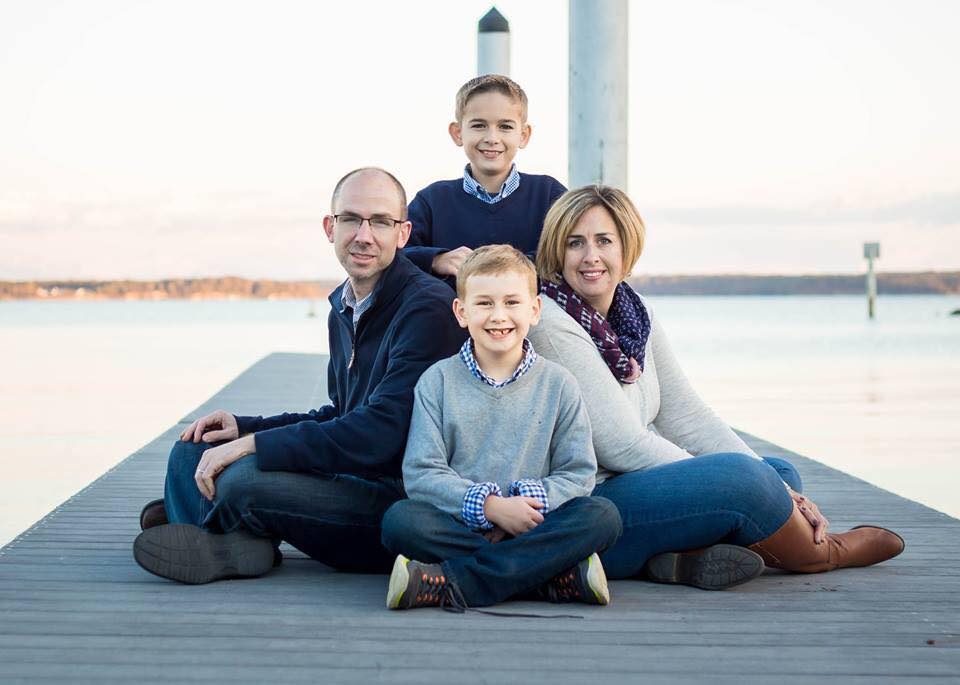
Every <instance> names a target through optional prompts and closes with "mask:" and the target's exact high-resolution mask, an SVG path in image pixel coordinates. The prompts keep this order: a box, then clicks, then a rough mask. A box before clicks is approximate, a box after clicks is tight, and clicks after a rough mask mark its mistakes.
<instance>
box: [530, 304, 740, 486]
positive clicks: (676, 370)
mask: <svg viewBox="0 0 960 685" xmlns="http://www.w3.org/2000/svg"><path fill="white" fill-rule="evenodd" d="M644 305H645V306H646V307H647V312H648V313H649V314H650V320H651V331H650V337H649V338H648V340H647V347H646V351H645V354H644V371H643V373H642V374H641V376H640V379H639V380H638V381H637V382H636V383H631V384H621V383H620V382H619V381H617V379H616V378H614V376H613V374H612V373H610V370H609V368H607V365H606V363H604V361H603V357H601V356H600V352H599V351H598V350H597V348H596V346H595V345H594V344H593V341H592V340H591V339H590V335H589V334H588V333H587V332H586V331H585V330H584V329H583V327H581V326H580V324H578V323H577V322H576V321H575V320H574V319H573V318H572V317H571V316H570V315H569V314H567V313H566V312H565V311H564V310H563V309H562V308H561V307H560V306H559V305H558V304H557V303H556V302H554V301H553V300H551V299H550V298H548V297H544V298H543V310H542V312H541V317H540V323H539V325H537V326H535V327H534V328H531V329H530V333H529V334H528V336H527V337H528V338H529V339H530V341H531V342H532V343H533V346H534V348H535V349H536V350H537V352H538V353H539V354H540V355H541V356H543V357H546V358H547V359H551V360H553V361H555V362H557V363H558V364H560V365H561V366H563V367H564V368H565V369H567V370H568V371H570V372H571V373H572V374H573V375H574V377H575V378H576V379H577V382H578V383H579V385H580V389H581V391H582V392H583V398H584V402H585V403H586V406H587V413H588V414H589V415H590V424H591V426H592V428H593V447H594V450H595V451H596V455H597V462H598V463H599V465H600V471H599V473H598V474H597V482H603V481H604V480H606V479H607V478H609V477H610V476H613V475H616V474H618V473H626V472H628V471H639V470H640V469H645V468H649V467H651V466H656V465H658V464H665V463H668V462H672V461H678V460H680V459H687V458H689V457H691V456H694V455H696V456H699V455H703V454H712V453H716V452H741V453H743V454H749V455H751V456H754V457H757V455H756V453H754V451H753V450H751V449H750V448H749V447H748V446H747V444H746V443H745V442H744V441H743V440H741V439H740V438H739V437H738V436H737V435H736V433H734V432H733V430H731V429H730V427H729V426H728V425H727V424H726V423H724V422H723V421H722V420H721V419H720V417H718V416H717V415H716V414H715V413H713V411H712V410H711V409H710V407H708V406H707V405H706V404H704V402H703V400H701V399H700V397H699V396H698V395H697V393H696V392H695V391H694V389H693V388H692V387H691V385H690V382H689V381H688V380H687V378H686V376H685V375H684V374H683V371H682V370H681V369H680V365H679V364H678V363H677V360H676V358H675V357H674V356H673V352H672V351H671V350H670V344H669V343H668V342H667V336H666V334H665V333H664V331H663V328H662V327H661V326H660V323H659V321H658V320H657V319H656V317H655V316H654V315H653V312H652V311H651V309H650V305H649V303H647V301H646V300H644ZM757 458H758V459H759V457H757Z"/></svg>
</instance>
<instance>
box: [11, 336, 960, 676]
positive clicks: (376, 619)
mask: <svg viewBox="0 0 960 685" xmlns="http://www.w3.org/2000/svg"><path fill="white" fill-rule="evenodd" d="M325 365H326V358H325V357H322V356H319V355H300V354H273V355H270V356H269V357H266V358H265V359H263V360H261V361H260V362H258V363H257V364H255V365H254V366H252V367H251V368H250V369H248V370H247V371H246V372H244V373H243V374H241V375H240V376H239V377H237V378H236V379H235V380H233V381H232V382H230V383H229V384H227V385H226V386H225V387H224V388H223V389H222V390H221V391H220V392H218V393H217V394H215V395H214V396H213V397H211V398H210V399H209V400H208V401H206V402H204V403H203V404H202V405H201V406H200V407H197V408H196V409H195V410H193V411H191V412H190V413H188V414H187V415H186V416H184V417H183V419H181V420H180V421H179V422H178V423H177V424H176V425H174V426H171V427H170V428H169V429H168V430H166V431H164V432H163V433H162V434H161V435H159V436H157V438H156V439H154V440H153V441H151V442H150V443H149V444H147V445H144V446H143V447H142V448H141V449H139V450H137V451H136V452H135V453H134V454H132V455H131V456H130V457H129V458H127V459H126V460H124V461H123V462H121V463H120V464H118V465H117V466H115V467H114V468H112V469H111V470H110V471H108V472H107V473H106V474H104V475H103V476H102V477H101V478H99V479H97V480H96V481H95V482H93V483H91V484H90V485H89V486H87V487H85V488H84V489H82V490H81V491H80V492H78V493H77V494H76V495H75V496H74V497H72V498H71V499H70V500H68V501H67V502H64V503H63V504H62V505H61V506H59V507H57V509H55V510H54V511H52V512H51V513H50V514H48V515H47V516H46V517H44V518H43V519H42V520H41V521H39V522H37V523H36V524H35V525H34V526H32V527H31V528H30V529H29V530H27V531H26V532H24V533H23V534H22V535H21V536H19V537H18V538H16V539H15V540H14V541H12V542H11V543H10V544H8V545H7V546H5V547H3V548H0V616H2V617H3V619H2V621H0V680H2V681H4V682H7V681H22V682H32V681H38V680H44V681H54V682H56V681H60V682H110V681H131V680H135V681H138V682H160V681H163V682H170V681H171V680H175V681H182V682H203V681H224V680H228V679H229V680H234V681H237V682H263V681H266V680H269V681H273V682H301V681H309V682H316V681H320V680H323V681H328V682H364V683H369V682H388V683H406V682H418V683H421V682H424V680H425V679H430V680H438V681H439V680H457V681H462V680H463V679H464V677H465V674H466V675H468V678H469V680H470V681H471V682H502V681H516V680H520V679H522V680H524V681H526V682H530V683H541V682H543V683H547V682H549V683H564V682H580V681H583V680H584V679H587V678H590V679H595V678H597V677H600V678H603V679H604V680H605V681H609V682H634V681H636V680H638V679H639V677H643V679H644V681H646V682H672V683H676V682H699V681H702V680H705V679H710V680H711V681H713V682H731V683H732V682H736V683H754V682H764V683H767V682H771V681H772V680H776V681H777V682H779V683H799V682H804V683H809V681H810V678H811V677H818V676H825V677H830V676H832V677H839V678H840V679H841V681H842V682H850V683H859V682H871V683H873V682H877V681H878V680H889V681H895V682H898V683H910V682H921V681H922V682H924V683H931V682H954V683H956V682H960V571H958V568H960V564H958V562H960V549H958V548H957V547H956V546H955V545H952V544H951V542H955V541H956V540H958V539H960V521H958V520H956V519H953V518H951V517H949V516H947V515H946V514H942V513H940V512H937V511H934V510H932V509H929V508H928V507H925V506H923V505H921V504H918V503H917V502H913V501H911V500H907V499H905V498H903V497H899V496H897V495H894V494H892V493H889V492H886V491H884V490H882V489H880V488H877V487H875V486H873V485H871V484H869V483H866V482H864V481H862V480H860V479H857V478H854V477H852V476H849V475H847V474H844V473H841V472H839V471H837V470H835V469H832V468H830V467H828V466H826V465H824V464H821V463H819V462H816V461H813V460H811V459H807V458H804V457H802V456H800V455H797V454H794V453H793V452H790V451H788V450H786V449H784V448H782V447H780V446H777V445H774V444H773V443H770V442H768V441H765V440H762V439H760V438H757V437H755V436H752V435H749V434H747V433H741V435H742V436H743V437H744V439H745V440H746V441H747V442H748V443H749V444H750V445H751V446H752V447H754V449H756V450H757V451H758V452H759V453H761V454H764V455H768V456H781V457H785V458H787V459H790V460H791V461H792V462H793V463H794V464H796V466H797V467H798V469H799V471H800V473H801V475H802V476H803V479H804V483H805V488H806V490H807V492H809V493H810V494H811V496H812V497H813V498H815V499H816V501H817V502H818V504H819V505H820V506H821V507H822V508H823V510H824V511H825V512H827V513H828V515H829V516H830V518H831V524H832V526H833V528H834V529H837V530H839V529H843V528H846V527H849V526H852V525H856V524H859V523H864V522H869V523H874V524H877V525H885V526H888V527H891V528H893V529H895V530H897V531H898V532H900V533H901V534H903V535H904V537H905V538H906V539H907V550H906V551H905V552H904V554H903V555H901V556H900V557H898V558H897V559H894V560H892V561H890V562H887V563H885V564H882V565H880V566H876V567H872V568H868V569H851V570H844V571H837V572H834V573H830V574H821V575H814V576H801V575H792V574H786V573H781V572H776V571H768V572H767V573H766V574H765V575H764V576H762V577H761V578H758V579H757V580H755V581H752V582H750V583H747V584H746V585H743V586H740V587H737V588H734V589H732V590H728V591H726V592H713V593H710V592H702V591H699V590H694V589H691V588H686V587H676V586H664V585H655V584H652V583H645V582H637V581H618V582H613V583H611V592H612V594H613V603H612V604H611V605H610V606H609V607H605V608H600V607H587V606H583V607H581V606H577V607H576V611H575V612H574V613H577V614H578V615H581V616H583V619H582V620H576V619H556V620H552V621H545V620H542V619H541V620H538V619H526V618H512V619H505V618H496V617H490V616H483V615H473V614H469V613H468V614H467V615H452V614H447V613H445V612H442V611H440V610H422V611H413V612H388V611H387V610H385V609H384V608H383V598H384V592H385V588H386V579H385V578H384V577H382V576H364V575H351V574H341V573H336V572H334V571H332V570H331V569H329V568H327V567H326V566H324V565H322V564H319V563H317V562H314V561H312V560H309V559H307V558H305V557H304V556H303V555H302V554H300V553H299V552H297V551H296V550H293V549H292V548H290V547H288V546H286V545H285V546H284V548H283V549H284V553H285V556H286V558H285V561H284V563H283V565H282V566H281V567H279V568H278V569H276V570H275V571H274V572H272V573H270V574H269V575H267V576H265V577H263V578H258V579H253V580H236V581H223V582H219V583H213V584H210V585H205V586H182V585H178V584H176V583H171V582H167V581H164V580H162V579H159V578H154V577H153V576H151V575H149V574H147V573H146V572H144V571H142V570H141V569H140V568H139V567H138V566H137V565H136V564H135V563H134V562H133V559H132V555H131V543H132V541H133V539H134V537H135V536H136V535H137V533H138V532H139V526H138V520H137V514H138V513H139V510H140V507H141V506H142V505H143V504H144V503H145V502H146V501H148V500H149V499H153V498H154V497H157V496H159V495H160V493H161V492H162V484H163V476H164V471H165V466H166V458H167V453H168V450H169V447H170V445H171V444H172V442H173V441H174V440H175V439H176V436H177V434H178V433H179V431H180V430H182V429H183V427H184V426H186V425H187V424H188V423H189V422H190V421H192V420H193V419H194V418H196V417H198V416H201V415H203V414H205V413H207V412H209V411H211V410H213V409H216V408H224V409H229V410H231V411H234V412H237V413H241V414H264V415H268V414H273V413H277V412H280V411H283V410H289V409H304V408H311V407H317V406H320V405H321V404H323V403H324V402H325V401H326V392H325V389H326V388H325V385H326V374H325V372H324V369H325ZM502 608H503V609H505V610H507V611H510V610H516V611H537V612H539V613H545V614H549V613H570V607H569V606H566V607H562V608H558V607H555V606H551V605H539V604H532V603H522V602H517V603H508V604H506V605H504V606H503V607H502ZM559 609H562V611H560V610H559Z"/></svg>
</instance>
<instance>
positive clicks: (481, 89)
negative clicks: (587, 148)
mask: <svg viewBox="0 0 960 685" xmlns="http://www.w3.org/2000/svg"><path fill="white" fill-rule="evenodd" d="M448 130H449V132H450V137H451V138H452V139H453V142H454V143H456V144H457V145H458V146H459V147H462V148H463V151H464V152H465V153H466V155H467V159H468V160H469V161H470V163H469V164H467V166H466V168H464V170H463V176H462V177H460V178H456V179H453V180H451V181H437V182H436V183H432V184H430V185H429V186H427V187H426V188H424V189H423V190H421V191H420V192H419V193H417V195H416V197H414V198H413V201H412V202H411V203H410V208H409V216H410V222H411V224H412V225H413V229H412V231H411V233H410V241H409V243H408V246H407V248H406V250H404V254H406V256H407V257H409V258H410V260H411V261H413V262H414V263H415V264H416V265H417V266H419V267H420V268H421V269H423V270H424V271H426V272H428V273H430V272H432V273H434V274H436V275H437V276H440V277H451V276H456V274H457V270H458V269H459V268H460V265H461V264H462V263H463V260H464V259H465V258H466V256H467V255H468V254H470V251H471V249H472V248H477V247H480V246H481V245H491V244H493V243H508V244H510V245H513V246H514V247H516V248H517V249H519V250H520V251H521V252H523V253H525V254H527V255H528V256H532V255H533V254H534V253H536V251H537V242H538V241H539V239H540V231H541V229H542V228H543V218H544V217H545V216H546V214H547V210H548V209H549V208H550V205H552V204H553V201H554V200H556V199H557V198H558V197H560V196H561V195H562V194H563V193H564V192H565V191H566V188H564V186H563V185H562V184H561V183H560V182H559V181H558V180H557V179H555V178H553V177H551V176H536V175H532V174H521V173H520V172H519V171H517V167H516V165H515V164H514V163H513V159H514V157H515V156H516V154H517V150H520V149H523V148H525V147H526V146H527V143H528V142H529V140H530V133H531V127H530V124H529V123H527V94H526V93H524V92H523V89H522V88H521V87H520V86H518V85H517V84H516V83H515V82H514V81H511V80H510V79H509V78H507V77H506V76H500V75H498V74H488V75H486V76H479V77H477V78H475V79H471V80H470V81H467V82H466V83H465V84H463V86H462V87H461V88H460V90H459V91H458V92H457V102H456V121H454V122H452V123H451V124H450V126H449V129H448ZM451 285H452V282H451Z"/></svg>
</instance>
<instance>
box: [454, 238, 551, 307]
mask: <svg viewBox="0 0 960 685" xmlns="http://www.w3.org/2000/svg"><path fill="white" fill-rule="evenodd" d="M504 273H515V274H520V275H521V276H526V277H527V280H528V281H529V282H530V294H531V295H534V296H536V294H537V270H536V268H535V267H534V266H533V262H531V261H530V260H529V259H527V256H526V255H525V254H523V253H522V252H521V251H520V250H518V249H517V248H515V247H513V246H512V245H484V246H483V247H478V248H477V249H476V250H474V251H473V252H471V253H470V254H469V255H468V256H467V258H466V259H465V260H463V264H462V265H461V266H460V270H459V271H458V272H457V297H459V298H460V299H461V300H462V299H463V298H464V297H465V296H466V294H467V279H469V278H470V277H471V276H494V275H497V274H504Z"/></svg>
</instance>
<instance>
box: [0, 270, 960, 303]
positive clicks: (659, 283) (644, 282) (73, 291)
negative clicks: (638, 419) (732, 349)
mask: <svg viewBox="0 0 960 685" xmlns="http://www.w3.org/2000/svg"><path fill="white" fill-rule="evenodd" d="M631 283H632V284H633V285H634V286H635V287H636V288H637V290H639V291H640V292H641V293H645V294H648V295H701V296H702V295H856V294H860V293H862V292H864V277H863V276H862V275H846V274H833V275H830V274H827V275H807V276H755V275H727V274H724V275H702V276H643V277H639V278H634V279H631ZM336 286H337V283H336V282H334V281H278V280H264V279H247V278H239V277H234V276H225V277H222V278H168V279H162V280H155V281H134V280H123V281H93V280H85V281H75V280H51V281H0V300H31V299H92V300H93V299H119V300H167V299H186V300H190V299H194V300H199V299H230V298H232V299H320V298H324V297H326V296H327V295H328V294H329V293H330V291H331V290H332V289H333V288H335V287H336ZM877 290H878V291H879V293H880V294H881V295H884V294H886V295H907V294H955V293H960V271H949V272H943V271H926V272H905V273H880V274H878V275H877Z"/></svg>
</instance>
